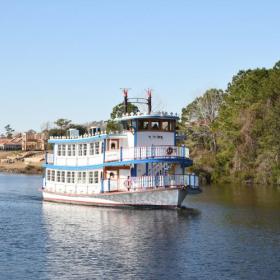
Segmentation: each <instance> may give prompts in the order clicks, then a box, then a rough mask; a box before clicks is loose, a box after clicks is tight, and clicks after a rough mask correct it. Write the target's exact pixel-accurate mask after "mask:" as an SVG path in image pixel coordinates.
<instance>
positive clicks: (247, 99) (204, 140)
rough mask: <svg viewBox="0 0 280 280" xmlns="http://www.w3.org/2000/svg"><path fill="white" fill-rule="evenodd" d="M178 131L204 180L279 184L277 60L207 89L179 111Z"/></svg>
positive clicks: (279, 71)
mask: <svg viewBox="0 0 280 280" xmlns="http://www.w3.org/2000/svg"><path fill="white" fill-rule="evenodd" d="M180 129H181V130H182V131H184V132H185V133H186V135H187V140H186V145H188V146H190V148H191V151H192V156H193V158H194V162H195V164H194V167H193V168H194V169H195V170H196V171H197V172H200V173H201V174H202V175H204V177H205V178H206V179H207V180H208V181H210V180H211V181H216V182H225V181H226V182H232V181H235V182H236V181H241V182H248V183H261V184H280V62H277V63H276V64H275V66H274V67H273V68H270V69H266V68H257V69H253V70H252V69H249V70H246V71H239V72H238V73H237V75H235V76H234V77H233V78H232V81H231V82H230V83H229V84H228V87H227V89H226V90H225V91H223V90H220V89H210V90H207V91H206V92H205V93H204V94H203V95H202V96H201V97H198V98H196V99H195V100H194V101H193V102H192V103H190V104H188V105H187V106H186V107H184V108H183V109H182V117H181V122H180Z"/></svg>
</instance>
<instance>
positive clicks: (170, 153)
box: [166, 147, 173, 155]
mask: <svg viewBox="0 0 280 280" xmlns="http://www.w3.org/2000/svg"><path fill="white" fill-rule="evenodd" d="M172 153H173V148H172V147H168V148H167V149H166V154H167V155H172Z"/></svg>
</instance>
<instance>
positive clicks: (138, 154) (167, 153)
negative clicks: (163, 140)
mask: <svg viewBox="0 0 280 280" xmlns="http://www.w3.org/2000/svg"><path fill="white" fill-rule="evenodd" d="M177 157H181V158H189V149H188V148H186V147H184V146H182V147H177V146H149V147H133V148H123V149H122V148H121V149H119V150H115V151H114V150H113V151H112V150H111V151H106V154H105V161H106V162H110V161H127V160H141V159H152V158H177Z"/></svg>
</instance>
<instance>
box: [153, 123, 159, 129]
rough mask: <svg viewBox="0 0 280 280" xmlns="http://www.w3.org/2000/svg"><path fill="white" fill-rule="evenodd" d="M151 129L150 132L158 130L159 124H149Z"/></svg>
mask: <svg viewBox="0 0 280 280" xmlns="http://www.w3.org/2000/svg"><path fill="white" fill-rule="evenodd" d="M151 129H152V130H159V122H158V121H157V122H151Z"/></svg>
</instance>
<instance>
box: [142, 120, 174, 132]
mask: <svg viewBox="0 0 280 280" xmlns="http://www.w3.org/2000/svg"><path fill="white" fill-rule="evenodd" d="M175 125H176V123H175V121H174V120H139V122H138V129H139V130H161V131H174V130H175Z"/></svg>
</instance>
